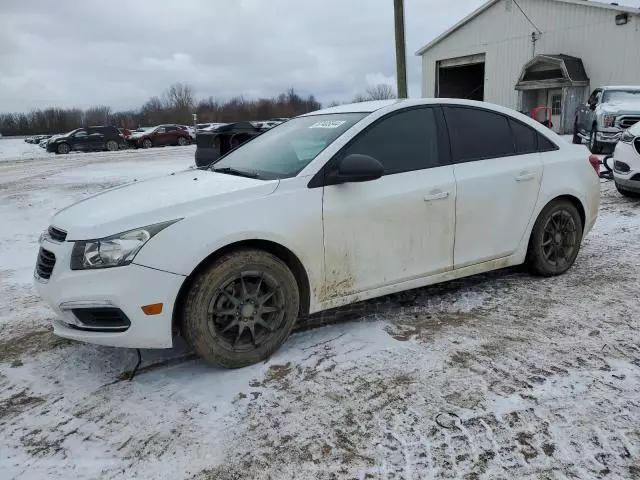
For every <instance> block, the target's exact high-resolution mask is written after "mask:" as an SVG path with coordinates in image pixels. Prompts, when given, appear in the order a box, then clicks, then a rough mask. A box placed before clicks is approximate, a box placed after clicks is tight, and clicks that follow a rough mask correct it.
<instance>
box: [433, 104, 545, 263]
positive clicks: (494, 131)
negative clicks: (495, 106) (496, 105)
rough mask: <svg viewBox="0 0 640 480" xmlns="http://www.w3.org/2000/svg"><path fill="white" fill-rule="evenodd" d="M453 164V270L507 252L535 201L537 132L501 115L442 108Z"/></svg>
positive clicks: (538, 176)
mask: <svg viewBox="0 0 640 480" xmlns="http://www.w3.org/2000/svg"><path fill="white" fill-rule="evenodd" d="M445 113H446V119H447V126H448V127H449V129H450V134H451V138H452V139H462V140H461V141H452V142H451V150H452V155H453V159H452V160H453V161H454V162H455V163H456V165H455V169H454V173H455V178H456V186H457V187H456V188H457V197H456V229H455V230H456V234H455V249H454V268H463V267H467V266H470V265H474V264H477V263H482V262H486V261H489V260H494V259H498V258H503V257H507V256H509V255H511V254H513V253H514V252H515V251H516V250H517V248H518V246H519V245H520V242H521V241H522V238H523V236H524V233H525V230H526V228H527V225H528V224H529V221H530V219H531V216H532V214H533V209H534V207H535V205H536V202H537V200H538V192H539V190H540V183H541V181H542V170H543V167H542V160H541V158H540V154H539V153H537V149H538V143H537V135H538V134H537V132H536V131H535V130H534V129H532V128H531V127H529V126H527V125H525V124H523V123H520V122H517V121H514V120H510V119H508V118H507V117H506V116H504V115H500V114H498V113H496V112H489V111H487V110H482V109H477V108H471V107H447V108H445Z"/></svg>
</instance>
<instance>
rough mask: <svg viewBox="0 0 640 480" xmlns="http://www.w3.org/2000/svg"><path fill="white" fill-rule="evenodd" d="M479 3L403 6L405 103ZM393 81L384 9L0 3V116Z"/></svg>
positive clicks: (339, 2) (409, 2)
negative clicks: (437, 45) (183, 93)
mask: <svg viewBox="0 0 640 480" xmlns="http://www.w3.org/2000/svg"><path fill="white" fill-rule="evenodd" d="M482 3H484V0H405V12H406V29H407V57H408V74H409V94H410V96H419V94H420V87H419V81H420V62H419V58H418V57H416V56H415V55H414V53H415V51H416V50H418V49H419V48H420V47H421V46H422V45H424V44H425V43H427V42H428V41H430V40H431V39H432V38H434V37H435V36H437V35H439V34H440V33H442V32H443V31H444V30H446V29H447V28H448V27H450V26H451V25H453V24H454V23H455V22H457V21H458V20H459V19H461V18H462V17H463V16H464V15H466V14H468V13H469V12H471V11H473V10H474V9H475V8H477V7H478V6H479V5H481V4H482ZM620 3H626V4H631V5H635V4H636V3H638V2H636V1H634V0H629V1H626V2H625V1H621V2H620ZM394 75H395V56H394V36H393V1H392V0H321V1H310V0H109V1H106V2H105V1H97V0H58V1H42V0H40V1H37V0H0V111H4V112H7V111H27V110H29V109H32V108H42V107H47V106H60V107H80V108H86V107H88V106H91V105H96V104H103V105H109V106H111V107H112V108H114V109H116V110H119V109H129V108H138V107H140V106H141V105H142V104H143V103H144V102H145V101H146V100H147V99H148V98H149V97H150V96H152V95H160V94H161V93H162V91H163V90H164V89H166V88H167V87H168V86H169V85H170V84H171V83H173V82H185V83H188V84H190V85H192V86H193V87H194V88H195V91H196V95H197V97H198V98H202V97H208V96H213V97H214V98H217V99H220V100H224V99H228V98H230V97H232V96H235V95H240V94H243V95H245V96H246V97H250V98H254V97H258V96H272V95H275V94H277V93H279V92H282V91H284V90H286V89H287V88H289V87H295V88H296V89H297V90H298V91H300V92H301V93H303V94H305V95H306V94H314V95H316V97H317V98H318V99H319V100H320V101H321V102H323V103H328V102H330V101H332V100H338V101H344V100H349V99H351V98H352V97H353V95H354V94H355V93H358V92H362V91H364V89H365V88H366V86H367V84H375V83H381V82H387V83H391V84H393V85H395V77H394Z"/></svg>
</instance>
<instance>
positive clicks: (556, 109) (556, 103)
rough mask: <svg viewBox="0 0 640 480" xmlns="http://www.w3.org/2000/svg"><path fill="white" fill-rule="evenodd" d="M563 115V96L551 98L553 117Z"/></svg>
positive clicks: (558, 95) (557, 95)
mask: <svg viewBox="0 0 640 480" xmlns="http://www.w3.org/2000/svg"><path fill="white" fill-rule="evenodd" d="M561 113H562V94H560V93H559V94H556V95H552V96H551V115H560V114H561Z"/></svg>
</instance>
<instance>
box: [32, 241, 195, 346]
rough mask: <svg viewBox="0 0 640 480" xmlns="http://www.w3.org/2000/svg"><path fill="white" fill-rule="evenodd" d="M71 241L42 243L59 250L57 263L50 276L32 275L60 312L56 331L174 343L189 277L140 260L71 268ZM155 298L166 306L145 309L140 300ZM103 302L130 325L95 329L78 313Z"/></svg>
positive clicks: (75, 336) (103, 340) (135, 342)
mask: <svg viewBox="0 0 640 480" xmlns="http://www.w3.org/2000/svg"><path fill="white" fill-rule="evenodd" d="M71 246H72V243H71V242H64V243H54V242H50V241H47V240H45V241H43V243H42V247H43V248H45V249H47V250H49V251H50V252H53V253H54V254H55V256H56V263H55V266H54V267H53V271H52V273H51V277H50V278H49V279H48V280H44V279H42V278H39V277H38V275H37V274H35V275H34V276H35V285H36V289H37V290H38V293H39V294H40V296H41V297H42V298H43V299H44V300H45V301H46V302H47V303H48V304H49V305H50V306H51V308H52V309H53V310H54V312H55V313H56V314H57V315H58V318H57V319H55V320H54V321H53V328H54V333H55V334H56V335H59V336H61V337H64V338H69V339H72V340H79V341H82V342H89V343H96V344H100V345H109V346H114V347H129V348H171V347H172V345H173V339H172V318H173V307H174V304H175V301H176V297H177V294H178V291H179V289H180V287H181V285H182V283H183V281H184V278H185V277H183V276H181V275H175V274H173V273H167V272H163V271H160V270H154V269H152V268H148V267H143V266H140V265H136V264H131V265H128V266H125V267H117V268H108V269H100V270H82V271H73V270H71V269H70V268H69V262H70V254H71V248H72V247H71ZM156 303H162V304H163V308H162V312H161V313H160V314H157V315H145V313H144V312H143V311H142V306H144V305H151V304H156ZM100 308H102V309H104V308H109V309H119V310H120V311H121V312H122V313H123V314H124V316H126V319H127V320H128V322H130V325H128V326H126V327H125V328H126V329H125V330H124V331H104V329H97V330H96V329H95V328H91V325H88V324H86V323H83V321H82V320H83V316H82V315H76V314H74V311H76V312H77V311H78V309H86V310H87V312H89V311H91V310H92V309H100ZM85 321H86V320H85ZM119 330H122V328H120V329H119Z"/></svg>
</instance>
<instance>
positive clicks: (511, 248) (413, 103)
mask: <svg viewBox="0 0 640 480" xmlns="http://www.w3.org/2000/svg"><path fill="white" fill-rule="evenodd" d="M598 167H599V165H598V164H597V162H595V161H594V162H593V163H591V162H590V161H589V159H588V158H587V156H586V155H585V154H584V149H582V148H580V147H578V146H575V145H571V144H569V143H567V142H566V141H564V140H563V139H561V138H560V137H559V136H557V135H556V134H555V133H553V132H552V131H551V130H549V129H547V128H545V127H544V126H542V125H541V124H540V123H538V122H535V121H533V120H532V119H530V118H528V117H525V116H523V115H521V114H519V113H516V112H514V111H513V110H509V109H506V108H502V107H498V106H495V105H490V104H486V103H480V102H472V101H466V100H445V99H423V100H388V101H376V102H365V103H358V104H353V105H342V106H338V107H334V108H329V109H326V110H321V111H318V112H313V113H310V114H307V115H303V116H300V117H297V118H295V119H292V120H290V121H288V122H286V123H284V124H282V125H281V126H279V127H278V128H275V129H273V130H269V131H267V132H265V133H263V134H262V135H260V136H258V137H256V138H255V139H253V140H252V141H251V142H247V143H246V144H244V145H242V146H241V147H239V148H237V149H236V150H233V151H232V152H231V153H229V154H228V155H226V156H223V157H221V158H220V159H219V160H218V161H216V162H215V163H214V164H213V165H212V166H211V167H210V168H208V169H207V170H198V171H193V170H191V171H186V172H183V173H179V174H176V175H169V176H166V177H163V178H159V179H155V180H150V181H146V182H137V183H134V184H131V185H129V186H126V187H120V188H116V189H113V190H110V191H107V192H105V193H102V194H100V195H97V196H94V197H91V198H89V199H87V200H84V201H81V202H79V203H77V204H75V205H72V206H70V207H68V208H66V209H64V210H62V211H60V212H59V213H57V214H56V215H55V216H54V217H53V219H52V223H51V226H50V227H49V229H48V230H47V231H46V232H45V233H44V234H43V235H42V238H41V249H40V252H39V254H38V259H37V265H36V269H35V280H36V285H37V288H38V290H39V292H40V294H41V295H42V297H44V298H45V299H46V300H47V301H48V303H49V304H50V305H51V306H52V307H53V309H54V310H55V311H56V312H57V314H58V315H59V319H57V320H55V322H54V330H55V333H56V334H58V335H60V336H63V337H66V338H71V339H76V340H82V341H86V342H94V343H99V344H104V345H113V346H122V347H140V348H142V347H144V348H170V347H171V346H172V344H173V336H174V334H176V332H179V333H180V334H182V335H184V337H185V338H186V339H187V341H188V342H189V343H190V344H191V346H192V347H193V349H194V350H195V351H196V352H197V354H199V355H200V356H201V357H203V358H204V359H205V360H207V361H209V362H212V363H215V364H218V365H222V366H225V367H242V366H245V365H249V364H252V363H255V362H258V361H261V360H263V359H265V358H267V357H268V356H270V355H271V354H272V353H273V352H274V351H275V350H276V349H278V348H279V347H280V345H281V344H282V343H283V342H284V341H285V339H286V338H287V336H288V335H289V333H290V331H291V329H292V328H293V326H294V324H295V322H296V319H297V318H299V317H300V316H301V315H306V314H308V313H313V312H318V311H321V310H324V309H328V308H332V307H337V306H340V305H345V304H348V303H351V302H355V301H360V300H365V299H369V298H373V297H379V296H381V295H387V294H391V293H394V292H398V291H401V290H407V289H412V288H417V287H422V286H425V285H429V284H433V283H437V282H443V281H447V280H452V279H455V278H460V277H465V276H469V275H474V274H477V273H481V272H486V271H489V270H495V269H499V268H503V267H508V266H511V265H519V264H522V263H525V264H526V265H527V266H528V268H529V269H530V271H531V272H533V273H534V274H537V275H545V276H552V275H558V274H561V273H564V272H565V271H566V270H567V269H568V268H569V267H571V265H572V264H573V263H574V261H575V259H576V256H577V255H578V250H579V248H580V244H581V241H582V239H583V238H584V236H585V235H586V234H587V232H589V230H590V229H591V227H592V226H593V224H594V222H595V220H596V216H597V212H598V206H599V179H598V174H597V173H596V171H597V169H598Z"/></svg>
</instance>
